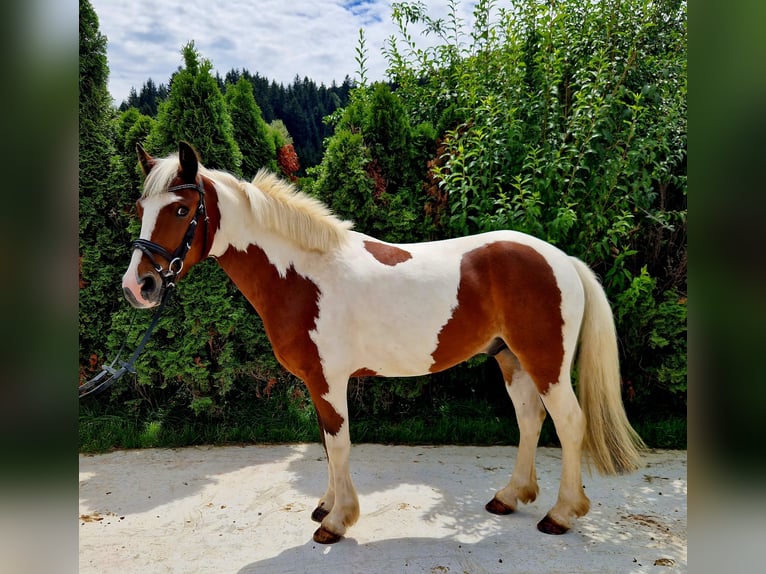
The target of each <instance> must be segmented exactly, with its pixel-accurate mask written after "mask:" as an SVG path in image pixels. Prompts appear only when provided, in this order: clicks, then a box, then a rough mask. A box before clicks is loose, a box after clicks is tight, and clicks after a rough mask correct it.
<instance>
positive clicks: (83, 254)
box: [79, 0, 133, 378]
mask: <svg viewBox="0 0 766 574" xmlns="http://www.w3.org/2000/svg"><path fill="white" fill-rule="evenodd" d="M79 18H80V69H79V85H80V100H79V116H80V118H79V119H80V122H79V132H80V133H79V136H80V143H79V212H80V213H79V224H80V225H79V258H80V292H79V306H80V313H79V328H80V374H81V377H85V378H87V377H88V376H89V375H90V374H91V367H94V366H95V367H98V366H100V362H101V360H102V359H103V358H104V356H105V354H106V349H107V342H106V333H105V327H108V326H109V324H110V318H111V314H112V313H113V311H114V310H115V309H117V308H118V307H119V306H120V305H121V302H122V293H121V289H120V283H119V278H120V276H121V275H122V272H123V271H124V269H125V267H126V266H127V261H128V258H129V257H130V252H129V250H128V249H127V248H126V245H127V244H128V237H127V234H126V227H127V217H126V211H127V210H128V209H129V207H128V206H129V205H130V203H131V202H132V201H133V198H132V197H131V195H130V187H129V183H128V181H129V180H128V178H127V176H126V173H125V170H124V168H123V165H122V162H121V161H120V158H119V156H118V154H117V150H116V149H115V146H114V143H113V132H112V119H113V111H112V108H111V103H112V100H111V97H110V96H109V92H108V90H107V79H108V77H109V70H108V68H107V60H106V37H104V36H103V35H102V34H101V33H100V31H99V24H98V17H97V16H96V13H95V11H94V10H93V7H92V6H91V4H90V2H88V0H80V13H79Z"/></svg>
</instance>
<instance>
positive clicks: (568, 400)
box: [537, 370, 590, 534]
mask: <svg viewBox="0 0 766 574" xmlns="http://www.w3.org/2000/svg"><path fill="white" fill-rule="evenodd" d="M542 400H543V402H544V404H545V408H546V409H547V410H548V412H549V413H550V415H551V418H552V419H553V423H554V424H555V425H556V434H557V435H558V437H559V442H560V443H561V483H560V486H559V496H558V500H557V501H556V504H555V505H554V506H553V508H552V509H551V510H550V511H548V514H546V516H545V518H543V519H542V520H541V521H540V522H539V523H538V524H537V528H538V530H540V531H541V532H545V533H546V534H563V533H564V532H566V531H567V530H569V527H570V520H571V519H572V518H574V517H578V516H583V515H585V514H587V512H588V510H589V509H590V501H589V500H588V497H587V496H585V489H584V488H583V484H582V474H581V466H580V465H581V457H582V444H583V437H584V436H585V416H584V415H583V412H582V410H581V409H580V405H579V403H578V402H577V397H576V396H575V393H574V390H573V389H572V384H571V382H570V379H569V372H568V370H567V371H566V372H565V374H562V376H561V378H560V379H559V382H558V384H555V385H551V386H550V388H549V389H548V392H547V393H545V394H544V395H542Z"/></svg>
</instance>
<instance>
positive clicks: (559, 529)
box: [537, 514, 569, 534]
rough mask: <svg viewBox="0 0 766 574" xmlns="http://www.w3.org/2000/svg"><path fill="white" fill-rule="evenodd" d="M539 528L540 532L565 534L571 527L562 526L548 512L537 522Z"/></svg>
mask: <svg viewBox="0 0 766 574" xmlns="http://www.w3.org/2000/svg"><path fill="white" fill-rule="evenodd" d="M537 529H538V530H539V531H540V532H544V533H545V534H564V533H566V532H567V530H569V527H568V526H562V525H561V524H559V523H558V522H556V521H555V520H553V518H551V517H550V515H548V514H546V515H545V518H543V519H542V520H541V521H540V522H538V523H537Z"/></svg>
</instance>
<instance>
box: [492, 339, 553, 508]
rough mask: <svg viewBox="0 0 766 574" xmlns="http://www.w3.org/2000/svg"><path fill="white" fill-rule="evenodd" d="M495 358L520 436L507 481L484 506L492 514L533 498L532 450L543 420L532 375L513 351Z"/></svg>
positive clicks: (534, 481)
mask: <svg viewBox="0 0 766 574" xmlns="http://www.w3.org/2000/svg"><path fill="white" fill-rule="evenodd" d="M495 359H496V360H497V362H498V364H499V365H500V370H501V371H502V372H503V379H504V380H505V384H506V390H507V391H508V394H509V395H510V397H511V400H512V401H513V407H514V409H515V410H516V420H517V421H518V424H519V431H520V439H519V451H518V455H517V457H516V464H515V465H514V467H513V473H512V475H511V480H510V482H509V483H508V485H507V486H506V487H505V488H503V489H502V490H500V491H498V492H497V494H495V497H494V498H493V499H492V500H490V501H489V502H488V503H487V505H486V506H485V508H486V509H487V510H488V511H489V512H491V513H493V514H510V513H511V512H513V511H514V510H516V504H517V502H518V501H521V502H524V503H527V502H532V501H534V500H535V498H537V492H538V486H537V474H536V473H535V450H536V449H537V441H538V439H539V438H540V429H541V428H542V425H543V421H544V420H545V408H544V407H543V404H542V402H541V401H540V395H539V393H538V391H537V387H535V384H534V382H533V381H532V378H531V377H530V376H529V374H528V373H527V372H526V371H525V370H524V369H522V367H521V365H520V364H519V361H518V359H517V358H516V357H515V355H514V354H513V353H511V352H510V351H509V350H508V349H505V350H504V351H502V352H501V353H499V354H498V355H496V356H495Z"/></svg>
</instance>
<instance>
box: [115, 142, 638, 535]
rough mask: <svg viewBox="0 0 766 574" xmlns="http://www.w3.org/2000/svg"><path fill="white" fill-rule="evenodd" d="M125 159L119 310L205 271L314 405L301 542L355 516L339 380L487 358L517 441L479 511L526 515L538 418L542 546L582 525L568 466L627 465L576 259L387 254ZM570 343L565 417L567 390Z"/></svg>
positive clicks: (249, 189)
mask: <svg viewBox="0 0 766 574" xmlns="http://www.w3.org/2000/svg"><path fill="white" fill-rule="evenodd" d="M138 156H139V160H140V164H141V167H142V170H143V172H144V174H145V176H146V179H145V182H144V190H143V193H142V196H141V198H140V199H139V200H138V203H137V208H138V214H139V216H140V218H141V220H142V221H141V235H140V237H139V239H137V240H136V241H135V242H134V244H133V246H134V251H133V255H132V258H131V261H130V266H129V267H128V269H127V271H126V273H125V276H124V277H123V282H122V284H123V290H124V292H125V296H126V298H127V299H128V301H130V303H131V304H132V305H133V306H134V307H138V308H149V307H154V306H156V305H157V304H158V303H159V302H160V301H161V300H162V297H163V292H164V291H165V290H166V289H167V287H168V286H169V284H171V283H174V282H175V281H177V280H180V279H181V278H183V276H184V275H185V274H186V272H187V271H188V270H189V269H190V268H191V267H192V266H193V265H194V264H196V263H198V262H200V261H201V260H203V259H205V258H207V257H213V258H215V259H216V260H217V261H218V264H219V265H220V266H221V267H222V268H223V269H224V271H226V273H227V274H228V275H229V277H231V279H232V280H233V281H234V283H235V284H236V285H237V287H238V288H239V289H240V290H241V291H242V293H243V294H244V295H245V297H246V298H247V299H248V300H249V301H250V303H251V304H252V305H253V307H254V308H255V309H256V311H257V312H258V314H259V315H260V316H261V318H262V320H263V325H264V328H265V330H266V333H267V335H268V337H269V340H270V342H271V344H272V347H273V350H274V354H275V355H276V358H277V359H278V360H279V362H280V363H281V364H282V365H283V366H284V367H285V368H286V369H287V370H288V371H290V372H291V373H292V374H294V375H295V376H296V377H299V378H300V379H301V380H303V381H304V383H305V384H306V386H307V387H308V390H309V393H310V395H311V399H312V401H313V403H314V406H315V407H316V412H317V418H318V421H319V426H320V429H321V433H322V438H323V442H324V447H325V451H326V453H327V460H328V467H329V484H328V487H327V491H326V492H325V494H324V496H322V497H321V498H320V499H319V502H318V505H317V507H316V509H315V510H314V511H313V513H312V515H311V518H312V519H313V520H315V521H317V522H320V523H321V525H320V527H319V528H318V529H317V530H316V532H315V533H314V540H315V541H317V542H321V543H333V542H337V541H338V540H340V539H341V537H342V536H343V535H344V534H345V533H346V530H347V528H349V527H350V526H351V525H353V524H354V523H355V522H356V521H357V519H358V518H359V501H358V499H357V495H356V491H355V489H354V485H353V483H352V481H351V476H350V474H349V453H350V449H351V441H350V434H349V417H348V405H347V398H346V390H347V386H348V380H349V378H350V377H356V376H382V377H405V376H413V375H423V374H427V373H435V372H437V371H441V370H443V369H447V368H449V367H451V366H453V365H456V364H457V363H460V362H462V361H465V360H466V359H468V358H470V357H472V356H474V355H477V354H481V353H485V354H489V355H492V356H494V357H495V359H496V360H497V362H498V364H499V366H500V369H501V371H502V374H503V378H504V380H505V385H506V389H507V391H508V394H509V395H510V398H511V400H512V402H513V405H514V408H515V411H516V417H517V420H518V424H519V429H520V442H519V448H518V456H517V458H516V463H515V466H514V469H513V472H512V475H511V478H510V482H509V483H508V485H507V486H505V487H504V488H502V489H501V490H499V491H498V492H497V493H496V494H495V496H494V498H493V499H492V500H491V501H489V502H488V503H487V505H486V509H487V510H488V511H489V512H491V513H494V514H510V513H511V512H513V511H514V510H515V509H516V506H517V504H518V503H519V502H523V503H527V502H531V501H533V500H535V498H536V496H537V492H538V485H537V476H536V473H535V449H536V447H537V441H538V437H539V435H540V428H541V426H542V423H543V420H544V419H545V416H546V411H547V412H548V413H550V415H551V417H552V419H553V421H554V424H555V427H556V432H557V434H558V437H559V439H560V442H561V451H562V462H561V482H560V487H559V494H558V499H557V501H556V504H555V505H554V506H553V508H551V509H550V511H549V512H548V513H547V514H546V515H545V517H544V518H543V519H542V520H540V522H539V523H538V525H537V527H538V529H539V530H541V531H542V532H545V533H548V534H563V533H564V532H566V531H567V530H568V529H569V528H570V526H571V521H572V520H573V518H575V517H579V516H582V515H584V514H585V513H587V512H588V510H589V507H590V502H589V500H588V498H587V497H586V496H585V492H584V488H583V484H582V478H581V458H582V454H583V451H584V452H586V453H587V454H588V455H589V460H590V461H592V463H593V464H594V466H595V467H596V469H597V470H598V471H599V472H601V473H602V474H616V473H623V472H630V471H632V470H634V469H636V468H638V466H639V461H640V451H641V450H642V449H643V448H644V445H643V443H642V441H641V439H640V438H639V437H638V435H637V434H636V432H635V431H634V430H633V429H632V428H631V426H630V424H629V422H628V419H627V417H626V415H625V410H624V408H623V404H622V398H621V394H620V373H619V363H618V351H617V339H616V335H615V330H614V320H613V317H612V311H611V308H610V306H609V303H608V301H607V298H606V295H605V294H604V291H603V289H602V288H601V285H600V283H599V282H598V280H597V278H596V277H595V275H594V274H593V273H592V272H591V270H590V269H589V268H588V267H587V266H586V265H585V264H584V263H582V262H581V261H579V260H578V259H575V258H573V257H570V256H568V255H566V254H565V253H563V252H562V251H560V250H559V249H558V248H556V247H554V246H552V245H550V244H548V243H546V242H544V241H542V240H540V239H536V238H534V237H531V236H529V235H525V234H522V233H518V232H515V231H496V232H491V233H484V234H480V235H474V236H468V237H461V238H457V239H449V240H445V241H434V242H428V243H414V244H400V245H393V244H390V243H385V242H383V241H379V240H377V239H374V238H372V237H369V236H367V235H364V234H361V233H357V232H355V231H352V230H351V227H352V224H351V223H349V222H347V221H342V220H340V219H338V218H337V217H335V216H334V215H333V214H332V213H331V212H330V211H329V210H328V209H327V208H326V207H325V206H324V205H322V204H321V203H320V202H318V201H317V200H315V199H313V198H311V197H309V196H307V195H305V194H303V193H300V192H298V191H297V190H296V189H295V188H294V187H293V186H292V185H291V184H289V183H286V182H284V181H282V180H280V179H279V178H277V177H276V176H275V175H273V174H270V173H268V172H265V171H261V172H259V173H258V174H257V175H256V176H255V178H254V179H253V181H252V182H249V183H248V182H245V181H241V180H239V179H237V178H235V177H234V176H232V175H231V174H228V173H225V172H222V171H215V170H211V169H207V168H205V167H204V166H203V165H202V164H201V163H200V160H199V157H198V155H197V153H196V151H195V150H194V149H193V148H192V147H191V146H190V145H189V144H187V143H185V142H181V143H180V144H179V152H178V154H177V155H175V154H173V155H171V156H169V157H166V158H154V157H152V156H150V155H149V154H147V153H146V152H145V151H144V150H143V148H142V147H141V146H140V145H139V146H138ZM171 250H174V251H171ZM578 345H579V350H578V353H577V359H578V380H579V384H578V387H579V388H578V394H579V403H578V398H577V396H576V395H575V393H574V391H573V388H572V384H571V380H570V370H571V367H572V363H573V359H574V358H575V349H576V347H577V346H578ZM581 405H582V408H581Z"/></svg>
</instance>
